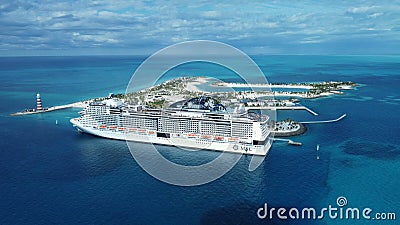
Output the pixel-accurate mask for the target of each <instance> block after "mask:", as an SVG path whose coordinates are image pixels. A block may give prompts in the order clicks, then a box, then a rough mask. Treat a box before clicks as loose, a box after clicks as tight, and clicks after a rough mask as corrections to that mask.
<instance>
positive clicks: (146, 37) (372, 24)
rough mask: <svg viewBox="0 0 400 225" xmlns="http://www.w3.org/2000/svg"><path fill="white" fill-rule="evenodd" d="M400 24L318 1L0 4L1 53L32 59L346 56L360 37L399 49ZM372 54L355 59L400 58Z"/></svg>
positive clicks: (359, 7) (362, 0) (365, 7)
mask: <svg viewBox="0 0 400 225" xmlns="http://www.w3.org/2000/svg"><path fill="white" fill-rule="evenodd" d="M398 18H400V8H399V6H398V4H396V2H394V1H393V2H392V1H384V0H383V1H380V2H376V1H368V0H355V1H351V2H349V1H343V2H336V3H335V6H332V3H331V2H330V1H318V2H315V1H311V0H305V1H301V2H290V3H284V2H275V1H272V2H269V3H263V2H248V3H246V4H244V3H243V2H241V1H238V0H230V1H228V0H221V1H219V2H218V3H216V4H210V3H208V2H206V1H193V2H191V4H183V3H182V2H181V1H179V0H172V1H164V0H157V1H145V0H138V1H126V0H115V1H113V2H107V1H85V0H77V1H69V0H60V1H55V0H48V1H46V3H42V2H41V1H9V2H7V1H6V2H3V3H0V28H1V29H0V35H1V38H2V41H1V42H0V49H1V50H2V51H0V54H1V55H6V54H9V53H10V52H18V51H25V50H32V51H31V52H32V54H35V51H34V50H40V51H44V50H46V51H47V50H48V51H52V50H54V51H59V50H62V51H64V50H65V51H70V52H73V51H77V52H81V49H82V48H92V49H101V50H102V51H103V52H106V53H107V52H110V53H112V52H113V51H114V50H115V49H125V50H126V51H127V52H129V51H135V50H136V49H140V50H143V49H144V48H146V47H148V51H145V53H144V54H148V53H149V52H151V51H153V50H157V48H161V47H166V46H167V45H170V44H174V43H177V42H180V41H185V40H195V39H209V40H215V41H222V42H227V43H228V44H233V45H235V47H238V48H240V49H243V50H246V49H248V50H249V51H255V52H258V51H262V50H265V51H269V50H271V51H272V50H273V52H274V53H276V52H281V53H284V54H291V53H294V54H296V53H299V52H298V51H305V53H310V54H315V53H318V52H315V49H317V50H318V51H321V52H324V53H325V52H330V53H338V54H341V52H337V51H338V50H337V49H338V48H337V46H338V45H340V46H345V45H347V47H348V49H349V50H348V51H351V50H352V45H353V43H356V42H357V40H358V39H362V40H368V39H371V40H373V41H374V42H375V43H377V42H380V44H382V45H383V44H384V43H396V41H399V38H400V35H399V32H400V31H399V26H398V24H399V22H400V21H399V19H398ZM377 37H379V38H377ZM310 46H315V48H311V47H310ZM318 46H320V47H319V48H318ZM371 48H372V47H371V46H369V45H367V44H366V45H365V48H361V47H357V48H354V49H353V50H354V51H355V53H354V54H359V53H360V51H362V52H365V53H366V54H369V53H370V52H376V51H385V52H378V54H385V53H398V52H399V49H398V48H380V49H371ZM388 49H389V50H388ZM118 52H120V50H118ZM362 52H361V53H362ZM249 53H252V52H249ZM302 53H304V52H302ZM265 54H268V52H265Z"/></svg>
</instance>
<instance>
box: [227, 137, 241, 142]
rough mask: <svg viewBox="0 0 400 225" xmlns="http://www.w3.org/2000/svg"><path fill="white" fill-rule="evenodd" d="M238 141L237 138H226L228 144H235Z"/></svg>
mask: <svg viewBox="0 0 400 225" xmlns="http://www.w3.org/2000/svg"><path fill="white" fill-rule="evenodd" d="M238 140H239V138H237V137H230V138H228V141H229V142H237V141H238Z"/></svg>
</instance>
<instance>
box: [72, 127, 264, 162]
mask: <svg viewBox="0 0 400 225" xmlns="http://www.w3.org/2000/svg"><path fill="white" fill-rule="evenodd" d="M70 122H71V123H72V124H73V125H74V126H75V127H76V128H77V129H78V130H79V131H81V132H85V133H88V134H92V135H95V136H99V137H104V138H109V139H116V140H124V141H135V142H143V143H152V144H161V145H171V146H176V147H182V148H195V149H203V150H213V151H224V152H232V153H240V154H249V155H260V156H265V155H266V154H267V153H268V151H269V149H270V147H271V140H269V141H267V142H266V143H265V144H264V145H252V144H251V143H240V142H239V141H232V142H230V141H228V140H213V139H212V138H210V139H204V138H201V137H200V136H197V137H188V136H185V135H183V134H173V133H172V134H170V136H169V137H168V138H167V137H157V135H156V133H157V132H156V131H149V130H146V131H145V132H139V131H134V132H131V131H126V130H121V131H120V130H118V129H115V130H109V129H98V128H97V127H90V126H83V125H82V124H81V123H80V122H79V121H78V120H77V119H71V120H70Z"/></svg>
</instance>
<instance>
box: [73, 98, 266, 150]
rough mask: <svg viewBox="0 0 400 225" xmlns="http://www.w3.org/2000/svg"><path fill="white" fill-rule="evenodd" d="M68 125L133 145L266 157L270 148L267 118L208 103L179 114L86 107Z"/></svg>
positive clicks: (114, 105) (115, 104) (116, 103)
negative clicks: (232, 110) (159, 145)
mask: <svg viewBox="0 0 400 225" xmlns="http://www.w3.org/2000/svg"><path fill="white" fill-rule="evenodd" d="M80 114H81V117H79V118H73V119H71V120H70V122H71V123H72V124H73V126H74V127H76V128H77V129H78V130H79V131H81V132H85V133H89V134H92V135H96V136H100V137H104V138H111V139H118V140H127V141H136V142H145V143H153V144H161V145H172V146H177V147H183V148H196V149H204V150H214V151H226V152H234V153H242V154H251V155H266V154H267V153H268V151H269V149H270V147H271V143H272V140H271V138H270V135H271V132H270V130H269V128H268V122H269V117H268V116H266V115H261V114H257V113H252V112H247V111H244V110H237V109H236V110H235V111H234V112H232V113H229V112H227V111H226V109H225V107H224V106H222V105H221V104H213V101H212V99H211V98H210V97H199V98H194V99H191V100H188V101H187V102H186V103H185V104H183V106H182V107H180V108H168V109H150V108H146V107H145V106H142V105H131V104H126V103H124V102H123V101H121V100H119V99H114V98H111V99H106V100H103V101H96V102H91V103H90V104H89V105H88V106H87V107H86V108H85V109H84V110H82V111H81V112H80Z"/></svg>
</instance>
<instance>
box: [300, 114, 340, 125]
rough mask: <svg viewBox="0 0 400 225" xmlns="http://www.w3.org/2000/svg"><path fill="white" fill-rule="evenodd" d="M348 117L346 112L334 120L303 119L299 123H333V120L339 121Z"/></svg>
mask: <svg viewBox="0 0 400 225" xmlns="http://www.w3.org/2000/svg"><path fill="white" fill-rule="evenodd" d="M345 117H346V114H343V115H342V116H340V117H339V118H337V119H333V120H322V121H303V122H299V123H303V124H312V123H333V122H337V121H339V120H341V119H343V118H345Z"/></svg>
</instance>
